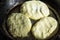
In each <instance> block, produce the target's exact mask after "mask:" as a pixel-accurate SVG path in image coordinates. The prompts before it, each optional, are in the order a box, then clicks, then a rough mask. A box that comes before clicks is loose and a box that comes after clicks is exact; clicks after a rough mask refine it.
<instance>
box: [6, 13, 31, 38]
mask: <svg viewBox="0 0 60 40" xmlns="http://www.w3.org/2000/svg"><path fill="white" fill-rule="evenodd" d="M7 24H8V27H9V32H10V33H11V35H12V36H13V37H27V36H28V33H29V31H30V29H31V25H32V24H31V21H30V19H29V18H28V17H26V16H24V15H22V14H21V13H12V14H11V15H10V16H9V17H8V20H7Z"/></svg>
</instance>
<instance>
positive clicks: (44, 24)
mask: <svg viewBox="0 0 60 40" xmlns="http://www.w3.org/2000/svg"><path fill="white" fill-rule="evenodd" d="M57 26H58V23H57V21H56V20H55V19H54V18H52V17H46V18H43V19H41V20H39V21H38V22H37V23H36V24H35V25H34V26H33V28H32V33H33V35H34V36H35V38H37V39H48V38H50V37H52V36H53V35H54V34H56V32H57V29H58V27H57Z"/></svg>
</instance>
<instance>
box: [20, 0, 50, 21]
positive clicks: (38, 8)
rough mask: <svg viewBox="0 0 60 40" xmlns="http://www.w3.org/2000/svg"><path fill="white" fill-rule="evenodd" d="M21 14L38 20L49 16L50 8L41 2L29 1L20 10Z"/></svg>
mask: <svg viewBox="0 0 60 40" xmlns="http://www.w3.org/2000/svg"><path fill="white" fill-rule="evenodd" d="M20 9H21V10H20V11H21V12H22V13H23V14H24V15H26V16H28V17H29V18H31V19H34V20H37V19H40V18H42V17H46V16H48V15H49V14H50V13H49V8H48V7H47V5H46V4H45V3H43V2H41V1H27V2H25V3H23V5H22V6H21V8H20Z"/></svg>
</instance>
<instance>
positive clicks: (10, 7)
mask: <svg viewBox="0 0 60 40" xmlns="http://www.w3.org/2000/svg"><path fill="white" fill-rule="evenodd" d="M24 2H25V0H17V1H16V0H7V1H6V4H5V5H6V6H4V13H5V14H4V17H3V22H2V31H3V33H4V34H5V35H6V36H7V37H8V38H10V39H12V40H37V39H35V38H34V37H33V36H32V34H31V35H30V37H28V38H27V37H26V38H14V37H13V36H12V35H11V34H10V33H9V32H8V26H7V23H6V21H7V18H8V16H9V15H10V14H11V13H19V12H20V9H19V8H20V6H21V5H22V4H23V3H24ZM43 2H45V3H46V4H47V6H48V7H49V9H50V11H51V13H52V14H51V15H50V16H52V17H54V18H55V19H56V20H57V21H58V31H57V33H56V34H55V35H54V36H52V37H51V38H50V39H48V40H56V38H58V37H59V35H60V31H59V29H60V27H59V26H60V18H59V15H58V14H59V12H58V11H57V10H56V9H55V8H54V7H52V6H51V5H50V4H49V3H48V2H46V1H43ZM31 21H32V23H33V24H34V23H35V22H36V21H33V20H31ZM30 33H31V32H30Z"/></svg>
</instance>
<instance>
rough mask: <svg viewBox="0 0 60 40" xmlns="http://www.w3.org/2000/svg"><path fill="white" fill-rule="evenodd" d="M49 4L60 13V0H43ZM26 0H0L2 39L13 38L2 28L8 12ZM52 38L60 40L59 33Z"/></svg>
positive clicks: (0, 35) (0, 32)
mask: <svg viewBox="0 0 60 40" xmlns="http://www.w3.org/2000/svg"><path fill="white" fill-rule="evenodd" d="M41 1H43V2H45V3H47V4H49V5H51V6H52V7H53V8H54V9H55V10H56V11H57V12H58V15H60V1H59V0H41ZM23 2H25V0H2V1H0V3H1V4H0V40H12V39H10V38H9V37H8V36H6V35H5V33H4V30H2V29H3V28H2V23H3V21H4V18H5V17H6V14H8V12H9V11H10V10H11V9H12V8H14V7H15V6H16V5H18V4H20V3H23ZM52 40H60V35H57V36H56V37H55V38H54V39H52Z"/></svg>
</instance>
